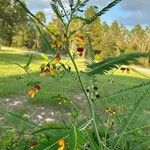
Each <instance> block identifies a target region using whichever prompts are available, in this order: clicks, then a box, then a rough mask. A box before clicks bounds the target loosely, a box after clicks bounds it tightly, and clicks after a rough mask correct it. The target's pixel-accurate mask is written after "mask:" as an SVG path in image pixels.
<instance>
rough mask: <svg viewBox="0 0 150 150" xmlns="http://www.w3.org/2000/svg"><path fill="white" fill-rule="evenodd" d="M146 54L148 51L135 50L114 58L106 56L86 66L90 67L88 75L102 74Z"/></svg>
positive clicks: (147, 54)
mask: <svg viewBox="0 0 150 150" xmlns="http://www.w3.org/2000/svg"><path fill="white" fill-rule="evenodd" d="M148 56H149V53H141V52H137V53H131V54H126V55H121V56H119V57H115V58H108V59H106V60H104V61H102V62H98V63H94V64H91V65H88V67H89V68H90V69H92V70H91V71H90V72H88V75H95V74H104V73H106V72H108V71H110V70H112V69H114V68H118V67H119V66H120V65H129V64H130V63H131V62H132V63H133V62H135V61H137V59H138V58H140V57H148Z"/></svg>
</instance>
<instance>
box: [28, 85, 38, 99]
mask: <svg viewBox="0 0 150 150" xmlns="http://www.w3.org/2000/svg"><path fill="white" fill-rule="evenodd" d="M40 88H41V87H40V86H39V85H35V86H34V87H33V88H30V89H29V90H28V95H29V96H31V97H32V98H33V97H34V96H35V95H36V94H37V93H38V92H39V90H40Z"/></svg>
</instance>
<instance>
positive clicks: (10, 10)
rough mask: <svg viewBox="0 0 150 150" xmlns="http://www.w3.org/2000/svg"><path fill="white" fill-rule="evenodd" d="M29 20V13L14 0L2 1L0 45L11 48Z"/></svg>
mask: <svg viewBox="0 0 150 150" xmlns="http://www.w3.org/2000/svg"><path fill="white" fill-rule="evenodd" d="M27 20H28V18H27V13H26V12H25V11H24V10H23V9H22V7H21V6H20V5H19V4H18V3H16V2H15V1H14V0H5V1H4V0H2V1H0V30H1V34H0V43H1V44H5V45H8V46H11V44H12V38H13V36H14V35H15V34H16V33H17V32H18V29H19V28H20V27H21V26H23V25H25V24H26V23H27Z"/></svg>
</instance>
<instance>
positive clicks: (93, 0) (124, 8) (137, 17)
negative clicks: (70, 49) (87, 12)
mask: <svg viewBox="0 0 150 150" xmlns="http://www.w3.org/2000/svg"><path fill="white" fill-rule="evenodd" d="M63 1H64V2H65V3H67V1H68V0H63ZM111 1H112V0H90V1H89V3H88V6H90V5H96V6H98V9H101V8H103V7H104V6H106V5H107V4H109V3H110V2H111ZM26 2H27V6H28V8H29V9H30V10H31V12H33V13H36V12H37V11H43V12H44V13H45V15H46V18H47V22H49V21H51V19H52V16H53V12H52V10H51V8H50V0H26ZM101 20H102V22H106V23H108V24H111V23H112V22H113V21H118V22H119V23H120V24H123V25H124V26H125V27H127V28H129V29H131V28H132V27H133V26H135V25H136V24H141V25H142V26H146V25H150V0H122V1H121V2H120V3H119V4H117V5H116V6H114V7H113V8H111V10H110V11H108V12H106V13H105V14H104V15H103V16H102V17H101Z"/></svg>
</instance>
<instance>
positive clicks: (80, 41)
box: [73, 35, 84, 57]
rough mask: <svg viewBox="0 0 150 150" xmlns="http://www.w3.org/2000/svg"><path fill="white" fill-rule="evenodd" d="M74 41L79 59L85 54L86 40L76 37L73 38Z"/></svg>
mask: <svg viewBox="0 0 150 150" xmlns="http://www.w3.org/2000/svg"><path fill="white" fill-rule="evenodd" d="M73 41H75V42H76V43H77V49H76V51H77V54H78V56H79V57H81V56H83V52H84V38H83V36H79V35H76V36H74V37H73Z"/></svg>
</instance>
